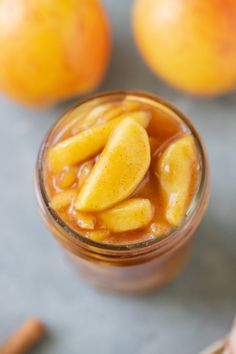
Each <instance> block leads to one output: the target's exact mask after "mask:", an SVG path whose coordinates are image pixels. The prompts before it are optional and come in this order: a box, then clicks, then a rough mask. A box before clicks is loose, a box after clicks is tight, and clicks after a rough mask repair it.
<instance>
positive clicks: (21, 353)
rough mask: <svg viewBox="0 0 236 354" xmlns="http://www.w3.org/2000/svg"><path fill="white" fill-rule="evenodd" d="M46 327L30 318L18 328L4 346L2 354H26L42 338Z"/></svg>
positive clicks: (0, 346) (0, 350)
mask: <svg viewBox="0 0 236 354" xmlns="http://www.w3.org/2000/svg"><path fill="white" fill-rule="evenodd" d="M44 332H45V327H44V325H43V324H42V322H40V321H39V320H38V319H37V318H35V317H30V318H28V319H27V320H26V321H25V322H23V323H22V325H21V326H20V327H19V328H17V329H16V330H15V331H14V332H13V333H12V334H11V335H10V337H9V338H8V339H7V340H6V342H5V343H3V345H0V354H25V353H26V352H27V351H28V350H29V349H31V348H32V346H33V345H34V344H35V343H36V342H37V341H38V340H39V339H40V338H41V337H42V335H43V334H44Z"/></svg>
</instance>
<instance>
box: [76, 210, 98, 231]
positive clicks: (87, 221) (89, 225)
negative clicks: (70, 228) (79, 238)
mask: <svg viewBox="0 0 236 354" xmlns="http://www.w3.org/2000/svg"><path fill="white" fill-rule="evenodd" d="M73 217H74V219H75V220H76V223H77V225H78V226H79V227H81V229H87V230H93V229H94V226H95V223H96V218H95V216H93V215H91V214H88V213H81V212H80V211H77V212H76V213H74V215H73Z"/></svg>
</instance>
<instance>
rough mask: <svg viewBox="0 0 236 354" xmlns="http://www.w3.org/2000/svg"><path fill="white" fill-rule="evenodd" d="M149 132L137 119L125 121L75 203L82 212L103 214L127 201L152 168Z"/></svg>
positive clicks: (117, 130) (116, 131) (101, 156)
mask: <svg viewBox="0 0 236 354" xmlns="http://www.w3.org/2000/svg"><path fill="white" fill-rule="evenodd" d="M150 159H151V157H150V145H149V141H148V135H147V132H146V130H145V129H144V128H143V127H142V126H141V125H140V124H139V123H137V122H136V121H135V120H134V119H131V118H127V119H124V120H123V121H122V122H120V123H119V124H118V125H117V128H116V129H115V130H114V132H113V133H112V134H111V136H110V138H109V140H108V142H107V145H106V146H105V148H104V150H103V152H102V153H101V155H100V157H99V159H98V161H97V162H96V163H95V165H94V167H93V169H92V171H91V173H90V175H89V177H88V178H87V180H86V181H85V183H84V184H83V186H82V188H81V190H80V192H79V194H78V197H77V198H76V201H75V208H76V209H77V210H82V211H100V210H104V209H107V208H109V207H111V206H113V205H115V204H116V203H118V202H120V201H122V200H124V199H125V198H127V197H128V196H130V194H131V193H132V192H133V191H134V190H135V188H136V187H137V186H138V184H139V183H140V182H141V181H142V179H143V177H144V175H145V173H146V172H147V170H148V168H149V165H150Z"/></svg>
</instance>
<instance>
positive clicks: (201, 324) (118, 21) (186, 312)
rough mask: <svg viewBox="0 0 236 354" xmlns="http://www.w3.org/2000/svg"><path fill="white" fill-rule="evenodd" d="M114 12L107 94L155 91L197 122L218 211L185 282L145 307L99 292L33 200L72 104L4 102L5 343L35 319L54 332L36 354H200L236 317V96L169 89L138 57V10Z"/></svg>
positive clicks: (0, 104) (145, 300) (212, 212)
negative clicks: (45, 142)
mask: <svg viewBox="0 0 236 354" xmlns="http://www.w3.org/2000/svg"><path fill="white" fill-rule="evenodd" d="M105 5H106V6H107V8H108V11H109V15H110V17H111V23H112V27H113V42H114V47H113V55H112V60H111V65H110V68H109V72H108V75H107V78H106V80H105V82H104V84H103V86H102V87H101V88H100V90H101V91H102V90H108V89H144V90H149V91H152V92H155V93H157V94H159V95H161V96H163V97H165V98H167V99H169V100H171V101H172V102H173V103H175V104H176V105H177V106H178V107H180V108H181V109H182V110H183V111H184V112H185V113H186V114H187V115H189V117H191V119H192V120H193V122H194V123H195V125H196V126H197V128H198V129H199V131H200V133H201V134H202V136H203V138H204V139H205V142H206V145H207V148H208V152H209V157H210V163H211V168H212V197H211V201H210V205H209V209H208V211H207V214H206V216H205V219H204V221H203V222H202V224H201V227H200V229H199V231H198V237H197V240H196V243H195V249H194V254H193V258H192V260H191V262H190V264H189V266H188V267H187V269H186V271H185V272H184V274H183V276H182V277H181V278H180V279H178V280H177V281H175V282H174V283H172V284H171V285H169V286H167V287H166V288H164V289H162V290H161V291H160V292H159V293H156V294H153V295H150V296H145V297H139V298H125V297H118V296H112V295H109V294H105V293H101V292H99V291H97V290H94V289H93V288H91V287H90V286H89V285H87V284H86V283H85V282H84V281H83V280H82V279H81V278H80V277H79V276H78V275H77V274H75V273H74V271H73V270H72V269H71V268H70V267H69V266H68V265H67V263H66V262H65V261H64V258H63V257H62V252H61V250H60V249H59V248H58V246H57V244H56V242H55V241H54V239H53V238H52V237H51V236H50V235H49V232H48V231H47V230H46V228H45V227H44V225H43V224H42V222H41V220H40V218H39V215H38V212H37V209H36V206H35V200H34V192H33V167H34V163H35V158H36V153H37V150H38V147H39V144H40V142H41V140H42V138H43V136H44V134H45V132H46V131H47V129H48V128H49V127H50V125H51V124H52V123H53V122H54V121H55V119H57V117H58V115H59V114H61V113H62V112H64V111H65V109H66V107H67V106H68V105H70V104H71V102H69V103H66V104H63V105H59V106H57V107H54V108H51V109H47V110H46V109H44V110H38V111H37V110H31V109H27V108H24V107H21V106H18V105H16V104H15V103H12V102H10V101H9V100H7V99H5V98H0V127H1V130H0V161H1V171H0V182H1V184H0V189H1V192H0V222H1V235H0V238H1V246H0V342H1V340H3V338H5V336H6V335H7V334H8V333H9V331H11V330H12V329H13V328H14V327H15V326H16V325H17V324H18V323H19V322H21V321H22V320H23V319H24V318H25V317H26V316H27V315H28V314H30V313H34V314H36V315H38V316H40V317H41V318H42V319H43V320H44V321H45V323H46V324H47V325H48V327H49V333H48V336H47V338H45V340H44V341H43V342H42V343H41V344H39V346H38V347H37V348H36V350H35V351H34V353H37V354H41V353H46V354H47V353H50V354H64V353H68V354H75V353H87V354H93V353H96V354H119V353H136V354H142V353H145V354H154V353H158V354H172V353H173V354H196V353H197V352H198V351H199V350H200V349H202V348H204V347H205V346H206V345H208V344H210V343H211V342H212V341H213V340H215V339H217V338H218V337H221V336H222V335H224V334H225V333H226V332H227V331H228V329H229V326H230V324H231V322H232V319H233V314H234V311H236V276H235V273H236V212H235V207H236V203H235V199H236V198H235V197H236V192H235V182H236V177H235V174H236V164H235V151H236V139H235V137H236V94H231V95H229V96H227V97H224V98H221V99H217V100H198V99H194V98H191V97H188V96H184V95H183V94H181V93H177V92H175V91H174V90H172V89H170V88H168V87H166V86H165V85H164V84H163V83H161V82H160V81H159V80H158V79H156V78H155V77H154V76H153V75H152V74H151V73H150V71H149V70H148V69H147V68H146V66H145V65H144V63H143V62H142V60H141V59H140V57H139V55H138V53H137V51H136V49H135V46H134V44H133V40H132V35H131V31H130V25H129V16H130V13H129V11H130V9H129V7H130V1H127V0H126V1H115V0H106V1H105Z"/></svg>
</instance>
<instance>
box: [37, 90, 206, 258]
mask: <svg viewBox="0 0 236 354" xmlns="http://www.w3.org/2000/svg"><path fill="white" fill-rule="evenodd" d="M115 95H116V96H117V95H125V96H127V95H129V96H133V97H137V98H146V99H149V100H151V101H154V102H155V101H156V102H157V103H158V104H160V105H162V106H163V107H165V108H167V109H169V110H170V111H172V112H173V113H174V114H175V115H177V116H178V118H179V119H180V120H181V121H183V122H184V123H185V124H186V126H187V127H188V128H189V129H190V131H191V134H192V136H193V137H194V139H195V143H196V146H197V149H198V153H199V156H200V164H201V169H200V170H201V176H200V179H199V183H198V188H197V190H196V192H195V194H194V196H193V198H192V201H191V203H190V205H189V207H188V209H187V211H186V213H185V216H184V218H183V220H182V222H181V223H180V224H179V225H178V226H177V227H176V228H174V229H171V230H170V231H169V232H168V233H166V234H165V235H163V236H161V237H157V238H154V239H148V240H146V241H141V242H135V243H130V244H108V243H103V242H97V241H94V240H92V239H89V238H88V237H86V236H84V235H82V234H80V233H79V232H77V231H75V230H74V229H73V228H71V227H70V226H69V225H68V224H66V223H65V222H64V221H63V220H62V218H61V217H60V215H59V214H58V213H57V212H56V211H55V210H53V209H52V208H51V207H50V204H49V199H48V197H47V193H46V189H45V185H44V178H43V172H44V171H43V161H44V153H45V151H46V149H47V147H48V139H49V137H50V135H51V133H52V132H53V131H54V129H55V128H56V126H57V125H58V124H59V122H61V120H62V119H63V118H64V117H65V116H66V115H67V113H68V112H70V111H72V110H73V109H74V108H76V107H78V106H81V105H83V104H85V103H87V102H89V101H92V100H94V99H99V98H103V97H109V96H115ZM35 172H36V176H35V177H36V190H37V198H38V200H40V201H41V202H42V203H43V206H44V208H45V209H46V213H47V215H48V216H50V219H51V220H53V221H54V223H55V224H56V226H57V227H59V229H60V230H61V231H63V232H64V233H65V234H66V235H69V236H71V237H72V238H74V239H76V240H77V241H79V242H81V243H82V244H84V245H85V247H86V246H87V247H93V248H95V249H98V250H100V251H102V250H104V251H108V252H109V251H111V252H116V251H118V252H119V251H135V250H137V251H138V250H144V249H145V250H146V249H147V250H148V249H149V248H150V247H152V246H153V245H156V246H157V247H158V248H161V247H162V246H164V245H166V244H167V243H169V242H170V241H171V240H175V239H176V238H177V237H179V233H180V232H182V231H183V230H184V229H187V228H188V227H189V225H190V224H191V222H192V220H193V219H194V218H195V216H196V215H197V214H198V211H199V209H200V207H201V205H202V204H203V202H204V195H205V191H206V186H207V182H208V179H209V176H208V158H207V154H206V150H205V146H204V143H203V141H202V139H201V137H200V135H199V133H198V131H197V130H196V128H195V127H194V126H193V124H192V122H191V121H190V120H189V118H187V117H186V116H185V115H184V114H183V113H182V112H181V111H180V110H179V109H178V108H176V107H175V106H174V105H172V104H171V103H170V102H168V101H167V100H165V99H163V98H161V97H159V96H157V95H154V94H151V93H148V92H145V91H133V90H132V91H128V90H123V91H108V92H103V93H99V94H96V95H92V96H90V97H88V98H86V99H84V100H81V101H79V103H76V104H75V105H74V106H72V107H71V108H70V109H69V110H67V111H66V112H65V113H64V114H63V115H62V116H61V117H59V118H58V119H57V120H56V122H55V123H54V124H53V125H52V126H51V127H50V129H49V130H48V132H47V133H46V135H45V137H44V139H43V142H42V144H41V146H40V149H39V153H38V156H37V161H36V171H35ZM37 187H39V190H38V188H37Z"/></svg>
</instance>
